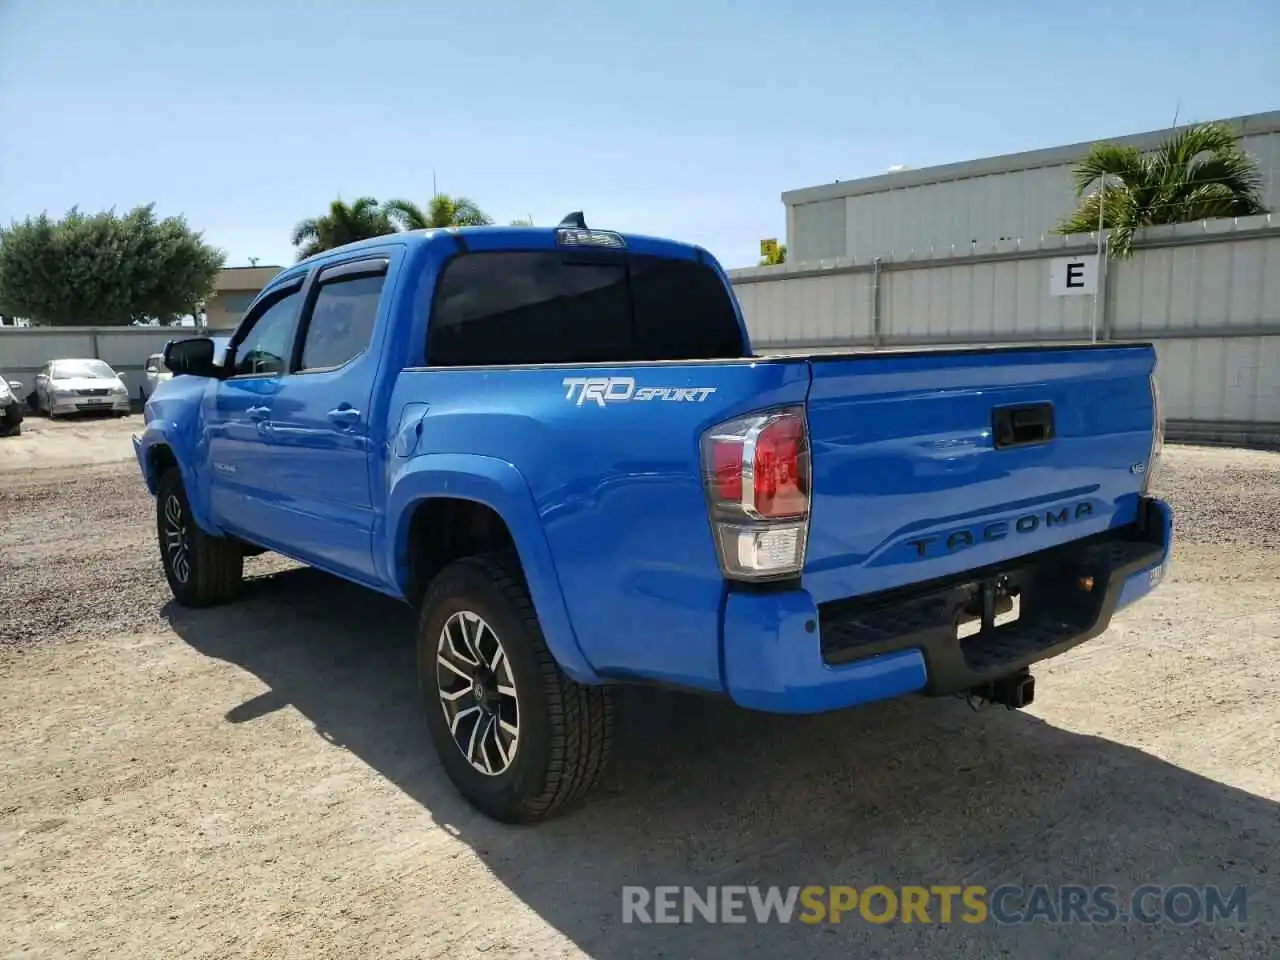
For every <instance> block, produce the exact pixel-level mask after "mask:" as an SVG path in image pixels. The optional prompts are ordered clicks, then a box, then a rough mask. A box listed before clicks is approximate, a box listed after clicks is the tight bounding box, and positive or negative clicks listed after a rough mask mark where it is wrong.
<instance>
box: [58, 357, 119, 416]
mask: <svg viewBox="0 0 1280 960" xmlns="http://www.w3.org/2000/svg"><path fill="white" fill-rule="evenodd" d="M36 409H37V410H39V411H40V412H42V413H47V414H49V416H50V417H57V416H60V415H62V414H64V413H83V412H92V411H98V412H102V413H108V412H109V413H114V414H116V415H117V416H121V415H123V414H126V413H128V412H129V410H130V406H129V388H128V387H126V386H125V385H124V381H123V380H121V379H120V375H119V374H118V373H116V372H115V371H114V370H112V369H111V367H110V365H109V364H107V363H105V362H104V361H102V360H97V359H67V360H51V361H50V362H49V363H46V364H45V365H44V367H43V368H42V369H41V371H40V372H39V373H38V374H36Z"/></svg>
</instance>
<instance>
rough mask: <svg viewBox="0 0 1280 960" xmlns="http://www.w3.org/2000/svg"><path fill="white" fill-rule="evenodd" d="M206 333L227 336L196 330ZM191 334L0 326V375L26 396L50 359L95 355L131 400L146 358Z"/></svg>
mask: <svg viewBox="0 0 1280 960" xmlns="http://www.w3.org/2000/svg"><path fill="white" fill-rule="evenodd" d="M206 333H208V334H210V335H213V336H225V335H226V331H218V330H212V331H205V330H201V331H200V334H201V335H203V334H206ZM194 335H196V331H195V330H194V329H192V328H191V327H0V375H2V376H4V377H5V378H6V379H9V380H20V381H22V384H23V387H24V390H25V391H27V392H29V391H30V390H31V389H32V384H33V382H34V380H35V375H36V374H37V373H38V372H39V371H40V368H41V367H43V366H44V365H45V364H46V363H48V362H49V361H50V360H56V359H58V358H60V357H67V358H69V357H76V358H80V357H96V358H98V359H100V360H105V361H106V362H107V363H109V364H111V367H112V369H114V370H115V371H116V373H118V374H120V376H121V378H122V379H123V380H124V382H125V385H126V386H128V387H129V392H130V394H132V395H133V396H135V397H136V396H137V395H138V387H139V386H140V385H141V383H142V371H143V368H144V367H145V366H146V362H147V357H149V356H151V354H153V353H160V352H161V351H162V350H163V349H164V345H165V343H166V342H167V341H169V340H179V339H181V338H183V337H190V336H194ZM24 395H25V394H24Z"/></svg>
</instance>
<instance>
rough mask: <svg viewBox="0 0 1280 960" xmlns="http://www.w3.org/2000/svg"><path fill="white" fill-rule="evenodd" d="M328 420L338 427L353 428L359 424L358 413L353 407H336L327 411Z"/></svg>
mask: <svg viewBox="0 0 1280 960" xmlns="http://www.w3.org/2000/svg"><path fill="white" fill-rule="evenodd" d="M329 419H330V420H332V421H333V422H334V423H336V424H338V426H340V427H353V426H355V425H356V424H357V423H359V422H360V411H359V410H357V409H355V408H354V407H338V408H337V409H336V410H330V411H329Z"/></svg>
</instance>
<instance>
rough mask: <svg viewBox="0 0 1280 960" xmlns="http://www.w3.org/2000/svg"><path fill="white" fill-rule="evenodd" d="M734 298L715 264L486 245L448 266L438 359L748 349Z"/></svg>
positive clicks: (588, 358) (652, 356) (714, 353)
mask: <svg viewBox="0 0 1280 960" xmlns="http://www.w3.org/2000/svg"><path fill="white" fill-rule="evenodd" d="M744 346H745V345H744V344H743V342H742V334H741V332H740V331H739V329H738V319H737V316H736V314H735V313H734V309H733V302H732V300H731V299H730V297H729V294H728V292H727V291H726V290H725V288H724V284H723V283H722V282H721V280H720V278H719V276H718V275H717V274H716V273H715V271H713V270H712V269H711V268H710V267H708V266H706V265H705V264H701V263H696V262H694V261H681V260H664V259H661V258H657V257H642V256H629V257H626V258H625V259H622V258H617V259H610V258H582V257H580V256H574V255H572V254H565V253H563V252H559V251H537V252H520V253H476V254H468V255H464V256H460V257H457V258H456V259H454V260H453V261H451V262H450V264H449V265H448V266H447V267H446V268H445V272H444V276H443V277H442V278H441V280H440V284H439V288H438V290H437V292H436V299H435V305H434V308H433V311H432V314H431V323H430V330H429V333H428V335H427V361H428V363H430V364H431V365H432V366H486V365H506V364H544V363H629V362H637V361H641V360H700V359H715V358H733V357H740V356H742V355H743V351H744Z"/></svg>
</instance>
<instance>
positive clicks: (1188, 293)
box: [730, 216, 1280, 445]
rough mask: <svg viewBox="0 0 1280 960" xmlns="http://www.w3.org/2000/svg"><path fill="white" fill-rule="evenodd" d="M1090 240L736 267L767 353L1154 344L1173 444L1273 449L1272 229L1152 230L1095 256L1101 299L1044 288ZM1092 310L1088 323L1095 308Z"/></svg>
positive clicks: (1257, 220)
mask: <svg viewBox="0 0 1280 960" xmlns="http://www.w3.org/2000/svg"><path fill="white" fill-rule="evenodd" d="M1096 249H1097V237H1096V235H1093V236H1070V237H1053V236H1050V237H1046V238H1044V239H1042V240H1041V241H1038V242H1037V243H1036V244H1035V245H1026V244H1022V243H1016V242H1014V243H1008V242H1006V243H997V244H993V245H991V246H990V247H989V248H987V249H984V250H978V251H966V252H964V253H960V254H951V253H950V252H947V253H945V254H939V255H936V256H927V257H924V258H919V257H916V258H913V259H908V260H894V259H888V258H872V259H870V260H862V261H854V260H832V261H819V262H817V263H810V264H793V265H783V266H779V267H762V268H750V269H746V270H734V271H730V278H731V280H732V281H733V284H734V288H735V290H736V292H737V294H738V298H739V300H740V301H741V303H742V308H743V312H744V314H745V315H746V319H747V326H748V328H749V330H750V331H751V335H752V341H753V343H754V344H755V346H756V348H757V349H758V350H759V351H760V352H762V353H778V352H787V351H793V350H802V351H814V350H817V351H829V350H842V349H850V348H853V347H868V348H879V347H895V346H913V345H931V344H937V345H944V344H955V345H962V344H963V345H985V344H1008V343H1013V344H1016V343H1028V344H1030V343H1044V342H1053V341H1069V340H1070V341H1078V340H1088V339H1090V336H1091V330H1092V329H1094V328H1096V332H1097V338H1098V339H1099V340H1111V341H1125V340H1150V341H1152V342H1154V343H1155V346H1156V351H1157V354H1158V356H1159V361H1160V385H1161V390H1162V396H1163V399H1164V401H1165V409H1166V413H1167V415H1168V417H1169V420H1170V424H1169V426H1170V434H1171V436H1172V437H1173V438H1175V439H1188V440H1191V439H1194V440H1201V441H1212V440H1221V441H1223V442H1246V443H1256V444H1265V445H1280V222H1273V220H1272V218H1271V217H1270V216H1262V217H1250V218H1241V219H1239V220H1217V221H1207V222H1203V223H1191V224H1178V225H1175V226H1168V227H1153V228H1150V229H1148V230H1146V231H1144V232H1143V234H1142V235H1141V237H1140V238H1139V239H1138V240H1137V241H1136V242H1135V244H1134V254H1133V256H1132V258H1131V259H1128V260H1124V261H1112V262H1110V263H1106V262H1105V260H1104V261H1103V265H1102V269H1101V270H1100V271H1098V273H1099V276H1098V278H1097V280H1098V283H1097V291H1098V292H1097V297H1096V301H1095V297H1094V296H1055V295H1053V294H1052V293H1051V285H1050V270H1051V267H1050V265H1051V262H1052V261H1054V260H1062V259H1063V258H1068V257H1088V256H1090V255H1092V254H1094V253H1095V252H1096ZM1095 311H1096V312H1095Z"/></svg>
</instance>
